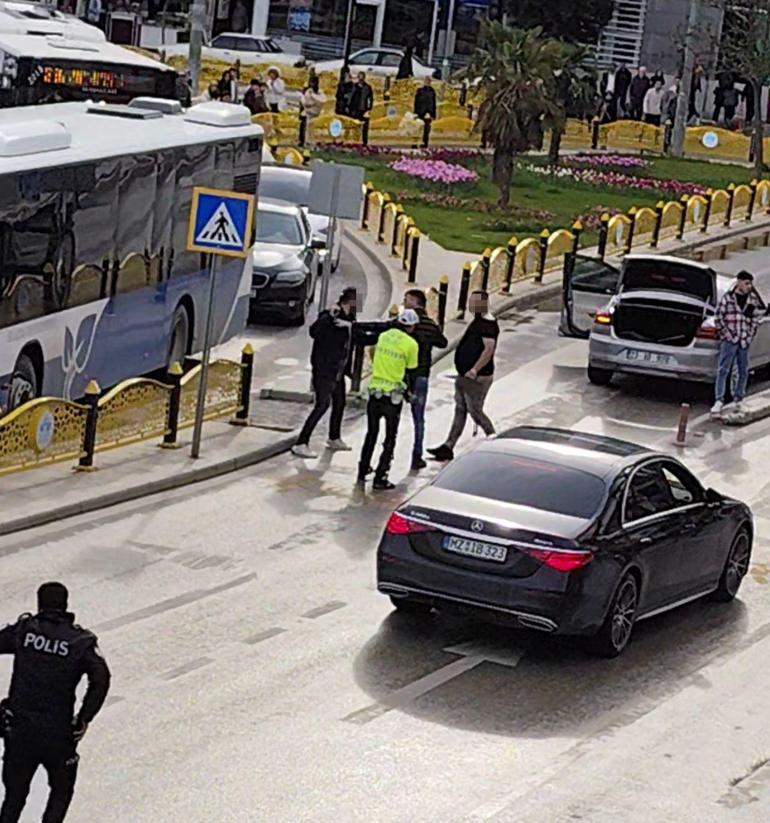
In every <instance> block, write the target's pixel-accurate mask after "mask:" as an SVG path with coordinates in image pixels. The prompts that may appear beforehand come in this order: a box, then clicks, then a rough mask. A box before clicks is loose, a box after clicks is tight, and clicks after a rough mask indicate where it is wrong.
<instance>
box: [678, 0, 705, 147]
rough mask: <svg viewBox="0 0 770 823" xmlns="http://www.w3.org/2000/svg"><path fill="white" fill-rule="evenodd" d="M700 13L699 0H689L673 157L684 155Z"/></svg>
mask: <svg viewBox="0 0 770 823" xmlns="http://www.w3.org/2000/svg"><path fill="white" fill-rule="evenodd" d="M700 13H701V0H690V15H689V19H688V21H687V34H686V35H685V40H684V61H683V62H684V64H683V66H682V77H681V79H680V81H679V94H678V96H677V101H676V114H675V116H674V128H673V131H672V133H671V154H672V155H673V156H674V157H683V156H684V138H685V134H686V131H687V119H688V118H687V115H688V114H689V111H690V90H691V88H692V72H693V69H694V68H695V37H696V34H697V30H698V26H699V24H700Z"/></svg>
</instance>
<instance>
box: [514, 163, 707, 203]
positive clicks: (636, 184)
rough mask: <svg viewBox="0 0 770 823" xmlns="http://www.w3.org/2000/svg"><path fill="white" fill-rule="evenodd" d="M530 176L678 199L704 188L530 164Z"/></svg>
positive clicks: (618, 174) (616, 174)
mask: <svg viewBox="0 0 770 823" xmlns="http://www.w3.org/2000/svg"><path fill="white" fill-rule="evenodd" d="M523 168H524V169H525V171H528V172H531V173H532V174H541V175H545V176H549V177H553V178H559V179H562V180H569V181H571V182H573V183H586V184H588V185H589V186H602V187H604V188H607V187H609V188H614V189H626V190H638V191H657V192H660V193H661V194H664V195H666V196H668V197H673V198H678V197H681V196H682V195H683V194H687V195H693V194H705V193H706V187H705V186H701V185H698V184H697V183H682V182H680V181H679V180H656V179H655V178H653V177H636V176H635V175H633V174H623V173H622V172H613V171H597V170H596V169H575V168H570V167H568V166H562V167H560V168H555V169H554V168H551V167H549V166H540V165H537V164H535V163H531V164H529V165H526V166H524V167H523Z"/></svg>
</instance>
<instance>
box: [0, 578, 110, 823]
mask: <svg viewBox="0 0 770 823" xmlns="http://www.w3.org/2000/svg"><path fill="white" fill-rule="evenodd" d="M67 594H68V593H67V589H66V587H65V586H63V585H62V584H61V583H44V584H43V585H42V586H41V587H40V588H39V589H38V591H37V604H38V613H37V614H36V615H31V614H23V615H22V616H21V617H20V618H19V619H18V621H17V622H16V623H14V624H13V625H10V626H6V627H5V628H4V629H3V630H2V631H0V654H12V655H13V656H14V659H13V675H12V677H11V688H10V691H9V693H8V698H7V700H4V701H3V702H2V703H0V732H1V733H2V736H3V737H4V739H5V751H4V752H3V784H4V786H5V799H4V800H3V806H2V809H0V821H2V823H16V821H18V820H19V818H20V817H21V812H22V809H23V808H24V804H25V803H26V800H27V795H28V793H29V787H30V783H31V782H32V778H33V777H34V775H35V772H36V771H37V769H38V767H39V766H43V768H44V769H45V770H46V772H47V773H48V784H49V786H50V787H51V792H50V795H49V797H48V803H47V805H46V808H45V812H44V813H43V821H44V823H61V821H62V820H64V818H65V816H66V814H67V809H68V808H69V805H70V801H71V800H72V794H73V792H74V790H75V778H76V777H77V771H78V754H77V744H78V742H79V741H80V740H81V739H82V737H83V735H84V734H85V733H86V729H88V724H89V723H90V722H91V721H92V720H93V719H94V717H95V716H96V714H97V713H98V712H99V709H101V707H102V705H103V704H104V700H105V698H106V697H107V692H108V690H109V687H110V670H109V669H108V668H107V664H106V663H105V662H104V658H103V657H102V656H101V654H100V653H99V649H98V646H97V640H96V636H95V635H94V634H92V633H91V632H89V631H87V630H86V629H82V628H81V627H80V626H78V625H77V624H76V623H75V622H74V620H75V617H74V615H73V614H72V613H71V612H68V611H67ZM84 675H85V676H86V677H87V678H88V690H87V691H86V693H85V696H84V697H83V702H82V704H81V706H80V711H79V712H78V713H77V715H75V690H76V689H77V686H78V683H79V682H80V680H81V678H82V677H83V676H84Z"/></svg>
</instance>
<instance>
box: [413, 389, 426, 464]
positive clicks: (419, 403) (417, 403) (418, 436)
mask: <svg viewBox="0 0 770 823" xmlns="http://www.w3.org/2000/svg"><path fill="white" fill-rule="evenodd" d="M427 402H428V378H427V377H416V378H415V380H414V386H413V389H412V420H413V421H414V447H413V448H412V460H419V459H420V458H421V457H422V448H423V443H424V440H425V406H426V404H427Z"/></svg>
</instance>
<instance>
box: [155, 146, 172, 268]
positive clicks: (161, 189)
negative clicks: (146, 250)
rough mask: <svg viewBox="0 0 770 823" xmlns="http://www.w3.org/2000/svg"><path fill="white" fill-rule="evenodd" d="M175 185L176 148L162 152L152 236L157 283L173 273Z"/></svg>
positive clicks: (156, 187) (157, 178)
mask: <svg viewBox="0 0 770 823" xmlns="http://www.w3.org/2000/svg"><path fill="white" fill-rule="evenodd" d="M175 187H176V168H175V165H174V151H173V150H170V151H162V152H159V153H158V157H157V173H156V183H155V202H154V203H153V221H152V238H151V240H150V266H151V276H152V282H153V283H160V282H163V281H164V280H168V278H169V277H170V276H171V264H172V261H173V255H172V253H171V252H172V248H173V246H172V244H173V228H174V189H175Z"/></svg>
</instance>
